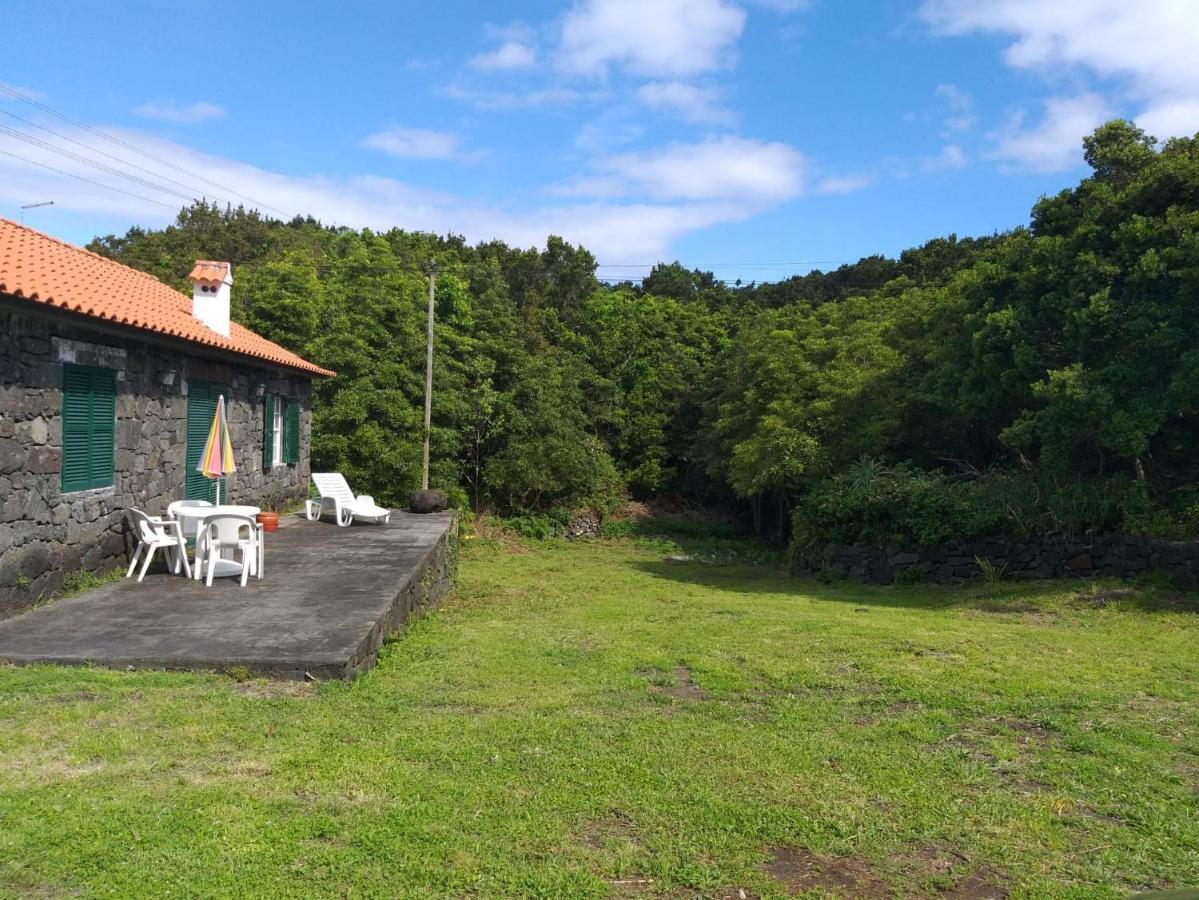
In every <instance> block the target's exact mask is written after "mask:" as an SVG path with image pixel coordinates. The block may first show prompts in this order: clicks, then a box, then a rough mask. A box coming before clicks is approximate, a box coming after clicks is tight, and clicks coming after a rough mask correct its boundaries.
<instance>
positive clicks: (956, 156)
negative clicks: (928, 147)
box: [920, 144, 967, 172]
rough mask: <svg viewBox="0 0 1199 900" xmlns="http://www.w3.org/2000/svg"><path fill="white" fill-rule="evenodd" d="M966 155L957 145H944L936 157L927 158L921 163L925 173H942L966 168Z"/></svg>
mask: <svg viewBox="0 0 1199 900" xmlns="http://www.w3.org/2000/svg"><path fill="white" fill-rule="evenodd" d="M966 165H967V162H966V154H965V153H964V152H963V151H962V148H961V147H959V146H958V145H957V144H946V145H945V146H944V147H942V148H941V152H940V153H938V154H937V155H936V156H929V157H926V158H925V159H924V161H923V162H922V163H921V166H920V167H921V168H922V169H924V171H926V172H944V171H945V170H947V169H964V168H966Z"/></svg>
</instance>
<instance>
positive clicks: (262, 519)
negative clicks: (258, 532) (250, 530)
mask: <svg viewBox="0 0 1199 900" xmlns="http://www.w3.org/2000/svg"><path fill="white" fill-rule="evenodd" d="M254 518H255V519H257V520H258V524H260V525H261V526H262V530H263V531H278V530H279V514H278V513H277V512H260V513H259V514H258V515H256V516H255V517H254Z"/></svg>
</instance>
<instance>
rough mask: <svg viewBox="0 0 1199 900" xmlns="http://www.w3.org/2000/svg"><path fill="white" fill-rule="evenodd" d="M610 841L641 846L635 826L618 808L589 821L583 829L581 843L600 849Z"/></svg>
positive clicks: (626, 814) (593, 848)
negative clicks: (600, 817)
mask: <svg viewBox="0 0 1199 900" xmlns="http://www.w3.org/2000/svg"><path fill="white" fill-rule="evenodd" d="M612 841H619V842H623V843H626V844H633V845H634V846H637V847H640V846H641V837H640V835H639V834H638V833H637V826H636V825H635V824H634V823H633V820H632V818H631V817H630V816H629V815H628V813H625V812H623V811H621V810H619V809H613V810H609V811H608V814H607V815H606V816H604V817H603V818H602V819H596V820H595V821H594V822H589V823H588V824H587V827H586V828H584V829H583V843H584V844H585V845H586V846H588V847H590V848H591V849H592V850H602V849H603V847H604V845H605V844H608V843H610V842H612Z"/></svg>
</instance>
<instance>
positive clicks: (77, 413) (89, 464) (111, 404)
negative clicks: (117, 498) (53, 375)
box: [62, 364, 116, 492]
mask: <svg viewBox="0 0 1199 900" xmlns="http://www.w3.org/2000/svg"><path fill="white" fill-rule="evenodd" d="M115 435H116V372H114V371H113V370H112V369H97V368H92V367H91V366H75V365H69V364H68V365H64V366H63V374H62V489H63V491H64V492H69V491H86V490H89V489H92V488H101V487H109V486H111V485H112V483H113V480H114V471H113V451H114V445H115Z"/></svg>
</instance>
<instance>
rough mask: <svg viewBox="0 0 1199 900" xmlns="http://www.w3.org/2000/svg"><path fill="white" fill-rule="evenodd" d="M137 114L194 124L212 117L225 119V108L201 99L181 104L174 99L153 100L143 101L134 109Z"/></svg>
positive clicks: (149, 117) (148, 117) (165, 120)
mask: <svg viewBox="0 0 1199 900" xmlns="http://www.w3.org/2000/svg"><path fill="white" fill-rule="evenodd" d="M133 112H134V113H135V114H136V115H139V116H143V117H145V118H147V119H159V120H161V121H163V122H178V123H181V124H185V125H192V124H195V123H196V122H207V121H209V120H211V119H223V118H224V117H225V108H224V107H223V106H218V105H217V104H215V103H206V102H204V101H202V100H201V101H199V102H196V103H188V104H186V105H180V104H178V103H176V102H175V101H174V100H151V101H150V102H149V103H143V104H142V105H141V106H139V107H138V108H137V109H135V110H134V111H133Z"/></svg>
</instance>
